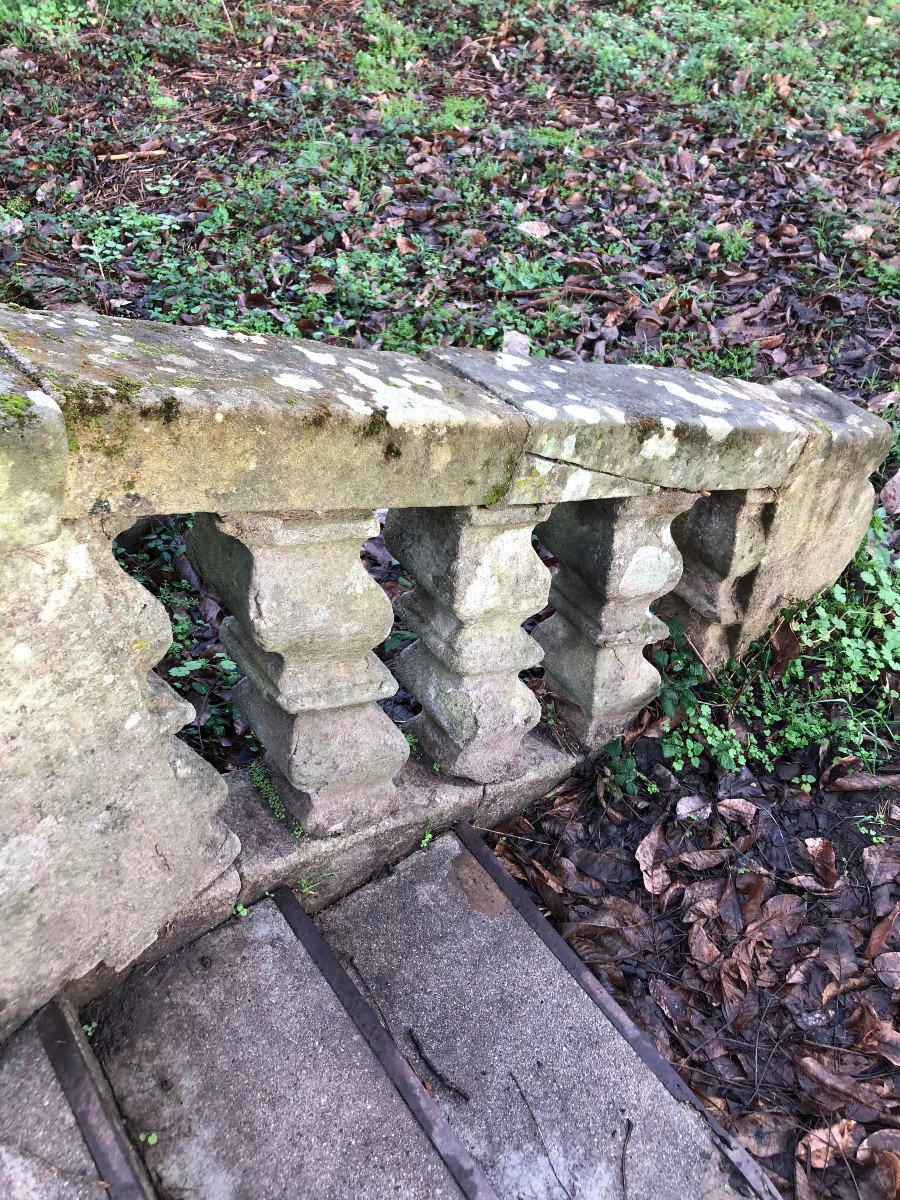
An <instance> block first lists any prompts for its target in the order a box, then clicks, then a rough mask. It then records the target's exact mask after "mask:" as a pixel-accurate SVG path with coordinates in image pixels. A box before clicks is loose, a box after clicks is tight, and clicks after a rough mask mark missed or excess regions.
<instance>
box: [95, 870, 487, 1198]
mask: <svg viewBox="0 0 900 1200" xmlns="http://www.w3.org/2000/svg"><path fill="white" fill-rule="evenodd" d="M288 899H289V900H290V899H292V897H290V896H289V894H288ZM294 903H295V904H296V902H294ZM296 908H297V909H298V910H299V912H300V914H301V919H303V920H305V921H307V922H309V924H310V925H311V924H312V922H311V921H310V918H308V917H305V914H302V910H300V909H299V905H296ZM313 932H314V929H313ZM97 1020H98V1033H97V1035H96V1037H95V1040H94V1045H95V1047H96V1051H97V1054H98V1057H99V1059H100V1062H101V1063H102V1066H103V1069H104V1071H105V1072H106V1075H107V1077H108V1078H109V1081H110V1083H111V1085H112V1087H113V1090H114V1092H115V1095H116V1099H117V1100H118V1103H119V1106H120V1108H121V1110H122V1113H123V1115H124V1117H125V1119H126V1122H127V1125H128V1128H129V1130H130V1132H131V1134H132V1136H133V1137H137V1138H140V1137H141V1135H143V1141H142V1143H141V1149H142V1153H143V1155H144V1161H145V1163H146V1166H147V1168H148V1171H149V1173H150V1176H151V1179H152V1181H153V1183H154V1185H155V1186H156V1188H157V1190H158V1193H159V1195H160V1197H165V1198H166V1200H168V1198H169V1197H177V1198H179V1200H181V1197H190V1198H191V1200H299V1198H301V1197H309V1198H310V1200H312V1198H315V1200H351V1198H353V1200H384V1198H387V1197H392V1198H396V1200H459V1197H460V1196H461V1194H462V1193H461V1192H460V1190H459V1188H458V1186H457V1184H456V1183H455V1182H454V1178H453V1175H452V1174H451V1172H450V1170H449V1169H448V1168H447V1166H446V1165H445V1163H444V1162H443V1161H442V1159H441V1157H440V1156H439V1154H438V1153H437V1151H436V1150H435V1148H434V1146H433V1145H432V1143H431V1142H430V1141H429V1139H428V1137H427V1136H426V1135H425V1133H424V1132H423V1130H422V1128H421V1127H420V1125H419V1124H418V1123H417V1122H416V1119H415V1118H414V1116H413V1115H412V1112H411V1111H410V1108H409V1107H408V1106H407V1104H406V1103H404V1100H403V1099H401V1097H400V1095H399V1093H398V1092H397V1090H396V1089H395V1087H394V1086H393V1085H392V1083H391V1081H390V1079H389V1078H388V1076H387V1075H386V1073H385V1071H384V1068H383V1067H382V1065H381V1064H380V1062H379V1061H378V1060H377V1059H376V1057H375V1055H374V1054H373V1053H372V1051H371V1049H370V1048H369V1046H368V1045H367V1044H366V1041H365V1040H364V1038H363V1036H362V1035H361V1034H360V1032H359V1030H358V1029H357V1027H356V1025H354V1023H353V1021H352V1020H351V1018H350V1016H348V1014H347V1012H346V1010H345V1008H344V1007H343V1006H342V1004H341V1003H340V1001H339V1000H338V998H337V997H336V995H335V994H334V992H333V991H332V989H331V987H330V986H329V984H328V982H327V981H326V979H325V977H324V976H323V974H322V973H321V971H320V969H319V967H318V966H317V965H316V963H315V962H314V961H313V959H312V958H311V956H310V954H309V953H308V951H307V950H306V949H305V947H304V946H303V945H302V944H301V943H300V942H299V941H298V940H297V938H296V937H295V936H294V934H293V933H292V931H291V927H290V926H289V925H288V924H287V922H286V921H285V920H284V918H283V916H282V915H281V913H280V912H279V909H278V907H277V906H276V904H275V903H274V901H272V900H268V899H267V900H263V901H261V902H260V903H259V904H257V905H255V906H254V907H253V908H252V909H251V910H250V911H249V914H248V915H247V916H246V917H244V918H243V919H236V920H234V921H231V922H229V923H228V924H227V925H224V926H221V927H220V928H219V929H216V930H214V931H213V932H211V933H209V934H207V935H206V936H204V937H202V938H200V939H199V940H198V941H196V942H194V943H193V944H192V945H190V946H188V947H186V948H185V949H183V950H181V951H179V952H177V953H176V954H174V955H172V956H171V957H170V958H168V959H165V960H163V961H162V962H161V963H159V964H157V966H155V967H152V968H150V969H149V970H147V971H146V972H142V971H141V972H135V974H134V975H132V976H131V977H130V978H129V979H128V980H127V981H126V983H125V984H123V985H122V986H121V987H120V988H118V989H117V990H116V991H115V992H113V993H111V994H110V995H108V996H107V997H105V998H104V1000H103V1001H102V1002H101V1003H100V1005H98V1007H97ZM423 1094H425V1096H426V1099H427V1093H424V1089H423ZM151 1140H152V1144H151ZM473 1194H474V1193H473Z"/></svg>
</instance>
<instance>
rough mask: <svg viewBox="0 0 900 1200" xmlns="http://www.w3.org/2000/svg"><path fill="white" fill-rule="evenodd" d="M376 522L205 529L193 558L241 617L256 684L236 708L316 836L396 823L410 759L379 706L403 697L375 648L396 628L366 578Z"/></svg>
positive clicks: (234, 642) (244, 665) (246, 660)
mask: <svg viewBox="0 0 900 1200" xmlns="http://www.w3.org/2000/svg"><path fill="white" fill-rule="evenodd" d="M373 532H377V523H376V522H375V520H374V517H373V516H372V515H371V514H365V513H356V514H354V513H344V514H339V515H332V516H329V517H317V516H315V515H313V514H310V515H297V516H295V517H291V518H290V519H284V518H281V517H277V516H255V517H240V518H235V517H232V518H228V519H218V520H217V519H215V518H213V517H211V516H205V517H202V518H200V519H199V520H198V521H197V522H196V523H195V526H194V529H193V531H192V534H191V538H190V553H191V555H192V557H193V559H194V561H195V562H196V563H197V566H198V569H199V570H200V573H201V574H202V575H203V576H204V578H205V579H207V580H208V581H209V583H211V584H212V586H213V587H215V588H216V589H217V591H218V592H219V594H220V595H221V597H222V599H223V600H224V602H225V604H226V606H227V607H228V608H229V609H230V611H231V612H232V613H233V614H234V615H233V616H231V617H228V618H227V619H226V620H225V621H224V622H223V624H222V640H223V642H224V644H225V646H226V647H227V648H228V650H229V651H230V652H231V653H232V654H233V656H234V658H235V661H236V662H237V663H238V665H239V666H240V667H241V669H242V670H243V671H244V672H245V673H246V675H245V678H244V679H243V680H242V681H241V682H240V683H239V684H238V686H237V687H236V688H235V690H234V699H235V702H236V704H237V706H238V708H239V709H240V711H241V712H242V713H243V714H244V716H245V717H246V719H247V721H248V722H249V723H250V725H251V726H252V728H253V729H254V731H255V732H256V734H257V736H258V737H259V738H260V740H261V741H262V742H263V744H264V745H265V746H266V749H267V751H268V756H269V759H270V766H271V767H272V768H273V769H275V770H277V771H278V772H279V773H280V775H281V776H282V777H283V779H282V780H281V781H279V782H277V784H276V786H278V787H279V789H280V790H283V791H285V802H286V803H289V804H290V806H291V810H292V812H294V814H295V816H296V817H297V818H298V819H299V820H300V822H301V823H302V825H303V827H304V829H305V830H306V832H307V833H309V834H311V835H320V834H324V835H327V836H334V835H335V834H337V833H351V832H353V831H354V830H355V829H357V828H359V827H361V826H364V825H367V824H371V823H373V822H376V821H378V820H379V819H380V818H381V817H383V816H387V815H389V814H390V813H391V812H393V811H394V810H395V809H396V808H397V807H398V806H399V803H400V798H399V796H398V795H397V792H396V790H395V788H394V787H393V785H392V783H391V780H392V778H393V776H394V775H396V774H397V772H398V771H399V770H400V768H401V767H402V766H403V763H404V762H405V761H406V759H407V758H408V757H409V745H408V743H407V741H406V739H405V738H404V736H403V734H402V733H401V732H400V731H399V730H398V729H397V727H396V726H395V725H394V724H393V722H392V721H391V720H390V718H389V717H388V716H387V715H386V714H385V713H384V712H383V711H382V709H380V708H379V707H378V705H377V703H376V701H377V700H380V699H384V698H386V697H388V696H392V695H393V694H394V692H395V691H396V689H397V685H396V683H395V682H394V679H393V677H392V676H391V674H390V672H389V671H388V669H387V668H386V667H385V666H384V665H383V664H382V663H381V662H380V661H379V660H378V659H377V658H376V656H375V655H374V654H373V653H372V650H371V648H372V647H373V646H377V645H378V644H379V642H381V641H383V640H384V638H385V637H386V636H387V634H388V633H389V632H390V629H391V625H392V624H393V612H392V610H391V603H390V601H389V600H388V598H387V596H386V595H385V593H384V592H383V591H382V590H381V588H380V587H379V586H378V584H377V583H376V582H375V581H374V579H372V577H371V576H370V575H369V574H368V573H367V572H366V570H365V568H364V567H363V565H362V562H361V561H360V557H359V548H360V545H361V543H362V542H363V541H364V540H365V538H366V537H367V536H369V535H370V534H371V533H373Z"/></svg>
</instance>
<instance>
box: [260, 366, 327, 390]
mask: <svg viewBox="0 0 900 1200" xmlns="http://www.w3.org/2000/svg"><path fill="white" fill-rule="evenodd" d="M272 378H273V380H274V381H275V383H277V384H280V385H281V387H286V388H291V390H292V391H295V392H317V391H321V388H322V385H321V383H319V381H318V379H310V378H309V376H308V375H297V374H295V373H294V372H293V371H282V373H281V374H280V375H273V376H272Z"/></svg>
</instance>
